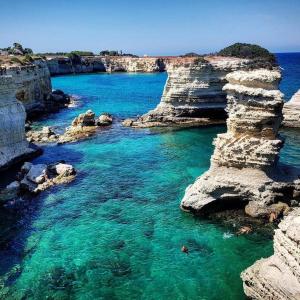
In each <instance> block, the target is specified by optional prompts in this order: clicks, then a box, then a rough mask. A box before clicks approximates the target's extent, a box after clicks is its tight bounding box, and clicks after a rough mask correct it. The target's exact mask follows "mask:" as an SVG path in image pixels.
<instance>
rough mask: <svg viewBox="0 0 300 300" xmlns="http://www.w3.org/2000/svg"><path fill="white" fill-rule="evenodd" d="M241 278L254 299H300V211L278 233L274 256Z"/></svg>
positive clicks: (295, 211) (296, 210)
mask: <svg viewBox="0 0 300 300" xmlns="http://www.w3.org/2000/svg"><path fill="white" fill-rule="evenodd" d="M241 277H242V280H243V287H244V292H245V294H246V295H247V296H248V297H249V298H251V299H261V300H263V299H273V300H299V299H300V208H297V209H294V210H293V211H292V212H290V213H289V215H288V216H286V217H285V218H284V220H283V221H282V222H281V223H280V224H279V228H278V229H276V230H275V236H274V255H272V256H271V257H269V258H266V259H260V260H258V261H257V262H255V264H254V265H252V266H251V267H249V268H248V269H246V270H245V271H244V272H242V274H241Z"/></svg>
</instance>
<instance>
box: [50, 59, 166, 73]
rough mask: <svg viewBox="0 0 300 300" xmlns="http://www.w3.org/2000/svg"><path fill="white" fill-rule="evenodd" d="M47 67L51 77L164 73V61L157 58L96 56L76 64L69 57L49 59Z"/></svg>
mask: <svg viewBox="0 0 300 300" xmlns="http://www.w3.org/2000/svg"><path fill="white" fill-rule="evenodd" d="M47 65H48V68H49V71H50V74H51V75H62V74H72V73H93V72H148V73H150V72H162V71H165V63H164V60H163V59H159V58H155V57H145V58H144V57H126V56H95V57H83V58H81V60H80V61H79V62H74V61H72V60H71V59H70V58H68V57H52V58H51V57H49V58H48V59H47Z"/></svg>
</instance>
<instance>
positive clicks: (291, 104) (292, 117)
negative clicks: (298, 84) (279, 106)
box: [282, 90, 300, 128]
mask: <svg viewBox="0 0 300 300" xmlns="http://www.w3.org/2000/svg"><path fill="white" fill-rule="evenodd" d="M283 117H284V119H283V122H282V125H283V126H285V127H291V128H300V90H299V91H298V92H297V93H296V94H295V95H294V96H293V97H292V98H291V100H290V101H288V102H286V103H285V104H284V106H283Z"/></svg>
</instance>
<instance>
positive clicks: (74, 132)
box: [27, 110, 113, 144]
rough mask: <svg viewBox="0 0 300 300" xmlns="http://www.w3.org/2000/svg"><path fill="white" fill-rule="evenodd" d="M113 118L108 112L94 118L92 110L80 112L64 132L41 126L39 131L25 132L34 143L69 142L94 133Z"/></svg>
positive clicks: (110, 122) (108, 123)
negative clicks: (60, 132)
mask: <svg viewBox="0 0 300 300" xmlns="http://www.w3.org/2000/svg"><path fill="white" fill-rule="evenodd" d="M112 121H113V118H112V116H111V115H109V114H102V115H100V116H99V118H98V119H97V118H96V115H95V113H94V112H93V111H92V110H88V111H87V112H85V113H82V114H80V115H79V116H78V117H76V118H75V119H74V120H73V121H72V124H71V126H69V127H67V128H66V130H65V133H64V134H57V133H56V132H55V131H54V129H53V128H51V127H43V129H42V130H40V131H33V130H31V131H29V132H27V139H28V140H29V141H31V142H35V143H59V144H64V143H70V142H76V141H78V140H81V139H85V138H88V137H90V136H92V135H93V134H95V133H96V131H97V129H98V128H99V127H102V126H108V125H111V124H112Z"/></svg>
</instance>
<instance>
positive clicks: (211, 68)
mask: <svg viewBox="0 0 300 300" xmlns="http://www.w3.org/2000/svg"><path fill="white" fill-rule="evenodd" d="M251 63H252V62H251V61H250V60H247V59H240V58H233V57H219V56H207V57H205V58H193V59H191V60H190V61H186V62H185V61H183V60H182V59H181V60H180V59H179V60H177V61H175V62H174V61H170V62H169V64H168V68H167V72H168V80H167V83H166V85H165V88H164V91H163V95H162V98H161V102H160V103H159V105H158V106H157V107H156V108H155V109H154V110H152V111H150V112H148V113H146V114H145V115H143V116H142V117H140V118H138V119H137V120H132V122H128V121H127V122H125V125H126V124H127V125H129V126H133V127H153V126H198V125H206V124H218V123H225V118H226V112H225V107H226V93H225V91H223V90H222V88H223V86H224V85H225V83H226V80H225V76H226V75H227V74H228V73H229V72H232V71H234V70H239V69H242V68H246V67H249V65H251Z"/></svg>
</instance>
